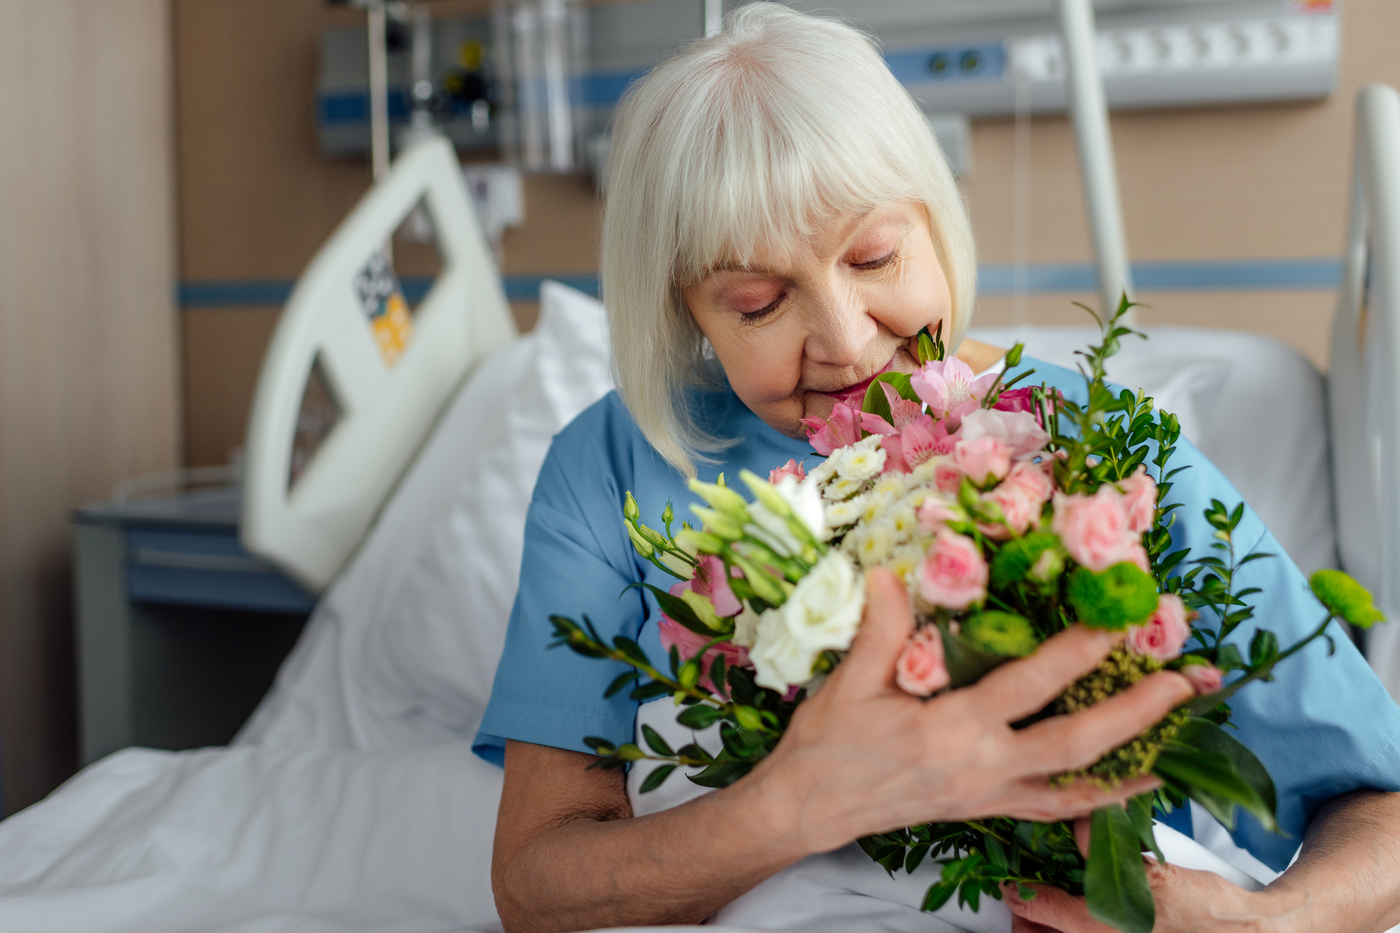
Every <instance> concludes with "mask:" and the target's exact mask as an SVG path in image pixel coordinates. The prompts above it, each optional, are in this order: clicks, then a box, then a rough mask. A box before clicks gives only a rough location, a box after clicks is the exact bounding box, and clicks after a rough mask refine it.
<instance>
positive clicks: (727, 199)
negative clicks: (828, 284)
mask: <svg viewBox="0 0 1400 933" xmlns="http://www.w3.org/2000/svg"><path fill="white" fill-rule="evenodd" d="M608 163H609V164H608V177H607V185H606V191H607V195H606V205H605V208H604V214H603V238H602V256H601V278H602V296H603V301H604V303H605V304H606V306H607V309H608V318H609V324H610V327H611V332H612V361H613V369H614V375H615V377H616V379H617V385H618V388H619V391H620V393H621V395H622V399H623V402H624V403H625V404H626V405H627V409H628V411H629V412H630V413H631V415H632V418H633V420H634V421H635V422H636V424H637V426H638V428H640V429H641V431H642V434H643V435H644V436H645V437H646V439H647V440H648V441H649V442H650V443H651V445H652V446H653V447H654V448H655V449H656V451H657V452H658V453H660V454H661V456H662V457H664V458H665V459H666V460H667V462H669V463H670V464H671V465H672V466H674V467H675V468H676V469H678V470H680V471H681V472H682V473H684V474H686V475H694V473H695V466H694V461H695V460H704V461H710V460H712V458H711V457H708V456H706V455H707V454H713V453H715V452H717V451H720V450H723V449H724V448H725V447H727V446H728V445H729V444H731V443H733V441H734V439H733V438H722V437H716V436H714V435H713V434H710V433H707V432H706V431H705V430H704V429H703V427H702V426H701V425H699V424H697V422H696V420H695V418H694V417H693V415H692V412H691V411H690V410H689V408H688V406H687V404H686V395H687V392H688V391H690V390H693V389H695V388H696V387H704V386H717V385H721V384H722V379H721V377H720V374H719V373H718V372H717V369H718V367H717V364H716V363H715V362H714V360H713V354H712V352H707V349H708V348H707V344H706V342H705V340H704V337H703V336H702V334H701V333H700V330H699V328H698V327H697V326H696V325H695V322H694V320H693V319H692V318H691V316H690V313H689V311H688V310H687V308H686V305H685V301H684V299H683V298H682V294H681V291H682V289H683V288H685V287H687V286H689V285H691V284H694V283H696V282H699V281H700V280H702V279H704V278H705V277H706V276H707V275H708V274H709V273H710V272H711V271H712V270H713V269H715V268H716V267H717V266H719V265H720V264H722V263H738V264H740V265H743V264H744V263H746V262H748V261H749V259H750V257H751V256H752V255H753V252H754V250H755V248H756V247H757V246H758V245H759V244H762V245H763V246H764V247H766V248H768V249H778V250H781V249H784V248H786V247H788V246H790V245H791V244H794V243H795V242H797V241H798V240H800V239H802V238H805V237H807V236H810V235H811V234H812V233H813V232H814V230H815V229H816V228H817V227H818V226H819V225H820V224H821V223H822V222H823V221H824V220H826V219H828V218H830V217H832V216H834V215H836V214H848V213H856V212H866V211H869V210H872V209H874V208H876V207H878V206H880V205H882V204H887V203H890V202H894V201H920V202H922V203H923V204H924V206H925V207H926V209H927V211H928V216H929V224H930V228H931V230H932V232H933V242H934V247H935V249H936V252H937V255H938V259H939V261H940V263H941V264H942V267H943V273H944V276H945V277H946V278H947V281H948V287H949V290H950V293H951V296H952V308H953V319H952V321H951V322H950V330H951V333H949V334H946V335H945V338H946V339H947V341H948V346H949V348H950V351H951V350H952V349H956V348H957V346H958V343H959V341H960V340H961V338H962V334H963V331H964V330H966V328H967V323H968V319H969V317H970V316H971V313H972V306H973V300H974V297H975V292H976V277H977V265H976V259H975V255H974V249H973V241H972V231H971V228H970V225H969V223H968V219H967V212H966V209H965V207H964V205H963V201H962V197H961V195H960V193H959V191H958V188H957V184H956V182H955V181H954V180H953V175H952V172H951V171H950V170H949V168H948V163H947V161H946V160H945V159H944V157H943V153H942V151H941V150H940V149H939V148H938V143H937V142H936V141H935V140H934V137H933V133H932V132H931V131H930V130H929V127H928V122H927V120H926V119H925V118H924V115H923V113H922V112H921V111H920V110H919V107H918V105H917V104H916V103H915V102H914V100H913V99H912V98H911V97H910V96H909V94H908V92H907V91H905V89H904V87H903V86H902V85H901V84H900V83H899V82H898V81H897V80H895V77H894V75H892V74H891V73H890V71H889V68H887V67H886V66H885V63H884V60H883V59H882V58H881V57H880V53H879V51H878V49H877V48H876V46H875V43H874V41H873V40H872V39H871V38H870V37H868V36H866V35H864V34H863V33H860V32H858V31H857V30H855V29H853V28H851V27H849V26H846V25H844V24H842V23H839V22H837V21H835V20H832V19H826V18H823V17H818V16H810V15H806V14H802V13H798V12H795V11H793V10H790V9H788V8H787V7H784V6H781V5H779V4H776V3H754V4H750V5H746V6H743V7H740V8H739V9H737V10H735V11H734V12H732V13H731V14H729V16H728V17H727V18H726V20H725V28H724V31H723V32H721V33H720V34H719V35H716V36H713V37H710V38H707V39H700V40H697V41H696V42H694V43H692V44H691V45H689V46H688V47H687V48H685V49H684V50H683V51H681V52H680V53H679V54H677V55H676V56H674V57H673V58H671V59H669V60H668V61H666V62H664V63H662V64H661V65H659V66H657V67H656V68H655V69H654V70H653V71H652V72H651V73H650V74H648V75H647V76H646V77H645V78H643V79H642V80H640V81H638V82H637V83H636V84H635V85H633V87H632V88H631V89H630V90H629V91H628V93H627V94H626V96H625V97H624V99H623V101H622V103H621V104H620V106H619V109H618V112H617V117H616V124H615V126H614V129H613V137H612V145H611V148H610V151H609V153H608Z"/></svg>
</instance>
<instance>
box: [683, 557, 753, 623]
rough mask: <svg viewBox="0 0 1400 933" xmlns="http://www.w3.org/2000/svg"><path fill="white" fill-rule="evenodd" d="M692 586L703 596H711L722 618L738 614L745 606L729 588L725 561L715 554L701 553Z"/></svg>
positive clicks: (691, 579) (717, 613) (716, 613)
mask: <svg viewBox="0 0 1400 933" xmlns="http://www.w3.org/2000/svg"><path fill="white" fill-rule="evenodd" d="M690 588H691V589H692V590H694V591H695V592H697V593H699V594H700V595H701V596H707V597H709V600H710V602H712V603H714V607H715V615H717V616H719V617H720V618H722V619H723V618H728V617H729V616H732V615H736V614H738V613H739V612H740V610H742V609H743V608H744V607H743V604H742V603H740V602H739V599H738V597H736V596H735V595H734V591H733V590H732V589H730V588H729V577H728V575H727V574H726V572H725V569H724V561H722V560H720V559H719V558H718V557H716V556H715V555H713V554H702V555H700V561H699V563H697V564H696V565H695V573H694V574H692V575H691V578H690Z"/></svg>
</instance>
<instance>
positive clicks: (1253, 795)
mask: <svg viewBox="0 0 1400 933" xmlns="http://www.w3.org/2000/svg"><path fill="white" fill-rule="evenodd" d="M1152 773H1153V774H1156V775H1158V776H1160V777H1163V778H1170V779H1171V780H1172V781H1173V782H1175V783H1176V784H1177V785H1179V786H1181V787H1183V788H1185V789H1186V790H1187V792H1188V794H1189V796H1190V797H1191V798H1192V799H1194V800H1197V801H1198V802H1199V803H1200V804H1201V805H1202V806H1204V807H1205V808H1206V809H1207V810H1210V812H1211V816H1214V817H1215V818H1216V819H1218V820H1220V822H1221V823H1223V824H1224V825H1225V827H1226V828H1227V829H1234V826H1235V815H1234V812H1233V807H1229V808H1228V809H1227V810H1226V811H1225V812H1223V813H1222V812H1218V811H1220V810H1221V809H1223V805H1225V804H1235V805H1239V806H1242V807H1244V808H1245V809H1246V810H1248V811H1249V812H1250V813H1253V814H1254V816H1255V817H1256V818H1258V820H1259V822H1260V823H1262V824H1263V825H1264V827H1265V828H1266V829H1268V830H1270V831H1277V829H1278V824H1277V822H1276V821H1275V819H1274V810H1273V807H1271V806H1269V805H1268V803H1267V802H1266V801H1265V800H1264V798H1263V796H1262V795H1261V793H1260V792H1259V791H1258V790H1256V789H1255V788H1254V787H1253V786H1252V785H1251V784H1250V783H1248V782H1247V781H1245V779H1244V778H1243V777H1241V776H1240V774H1239V772H1238V771H1237V770H1235V765H1234V762H1233V761H1231V760H1230V759H1229V758H1227V757H1225V755H1223V754H1221V753H1219V752H1213V751H1207V750H1205V749H1200V748H1189V747H1187V746H1184V745H1177V744H1174V743H1168V744H1166V745H1164V746H1163V747H1162V750H1161V752H1160V753H1159V754H1158V755H1157V763H1156V764H1155V765H1154V766H1153V768H1152Z"/></svg>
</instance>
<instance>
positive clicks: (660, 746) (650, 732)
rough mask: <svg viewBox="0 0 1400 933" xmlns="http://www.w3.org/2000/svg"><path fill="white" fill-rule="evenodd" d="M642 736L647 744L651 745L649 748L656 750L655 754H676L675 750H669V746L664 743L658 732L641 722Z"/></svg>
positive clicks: (669, 755)
mask: <svg viewBox="0 0 1400 933" xmlns="http://www.w3.org/2000/svg"><path fill="white" fill-rule="evenodd" d="M642 738H644V739H646V741H647V745H649V746H650V747H651V750H652V751H654V752H656V754H658V755H665V756H667V757H668V758H669V757H671V756H673V755H675V754H676V753H675V752H673V751H671V746H669V745H667V744H666V740H665V739H663V738H662V737H661V734H660V733H658V732H657V731H656V730H655V729H653V728H652V727H651V726H648V725H645V724H643V726H642Z"/></svg>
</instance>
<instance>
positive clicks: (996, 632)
mask: <svg viewBox="0 0 1400 933" xmlns="http://www.w3.org/2000/svg"><path fill="white" fill-rule="evenodd" d="M959 634H960V636H961V637H962V640H963V641H965V642H967V643H968V644H969V645H971V646H972V647H973V648H976V649H977V650H978V651H983V652H986V653H987V654H992V655H996V656H997V657H999V658H1024V657H1026V656H1028V655H1031V654H1034V653H1035V649H1036V647H1037V646H1039V644H1040V639H1038V638H1036V636H1035V629H1034V628H1033V627H1032V626H1031V623H1030V622H1029V621H1028V620H1027V619H1023V618H1022V617H1021V616H1018V615H1015V614H1013V613H1010V612H979V613H978V614H977V615H975V616H972V617H971V618H969V619H964V620H963V623H962V629H961V631H960V633H959Z"/></svg>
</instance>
